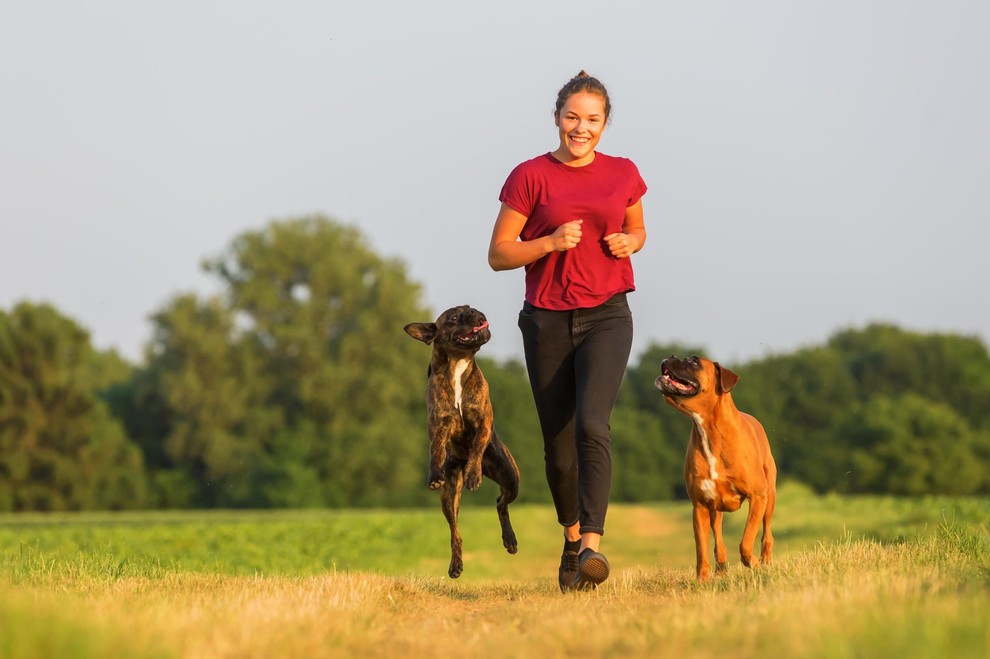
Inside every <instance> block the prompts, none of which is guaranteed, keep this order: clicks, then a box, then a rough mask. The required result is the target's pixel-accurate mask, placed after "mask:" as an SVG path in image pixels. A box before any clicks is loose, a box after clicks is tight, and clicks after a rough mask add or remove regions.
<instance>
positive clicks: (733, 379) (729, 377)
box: [715, 362, 739, 395]
mask: <svg viewBox="0 0 990 659" xmlns="http://www.w3.org/2000/svg"><path fill="white" fill-rule="evenodd" d="M737 382H739V376H738V375H736V374H735V373H733V372H732V371H730V370H729V369H727V368H725V367H724V366H722V365H721V364H719V363H718V362H715V383H716V391H717V392H718V393H719V394H720V395H721V394H724V393H728V392H730V391H732V388H733V387H734V386H736V383H737Z"/></svg>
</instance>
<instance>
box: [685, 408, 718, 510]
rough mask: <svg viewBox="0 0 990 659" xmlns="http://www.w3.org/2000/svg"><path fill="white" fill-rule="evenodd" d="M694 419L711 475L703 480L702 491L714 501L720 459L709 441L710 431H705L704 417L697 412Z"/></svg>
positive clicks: (693, 416)
mask: <svg viewBox="0 0 990 659" xmlns="http://www.w3.org/2000/svg"><path fill="white" fill-rule="evenodd" d="M691 418H692V419H694V427H695V428H697V430H698V435H700V436H701V452H702V453H704V454H705V460H707V461H708V472H709V474H708V475H709V477H708V478H706V479H705V480H703V481H701V491H702V492H704V493H705V497H706V498H707V499H708V500H709V501H714V499H715V494H716V491H715V481H716V480H718V470H717V469H716V466H717V464H718V461H717V460H716V459H715V456H714V455H712V447H711V445H710V444H709V443H708V433H706V432H705V425H704V421H705V420H704V419H703V418H702V416H701V415H700V414H698V413H697V412H695V413H694V414H692V415H691Z"/></svg>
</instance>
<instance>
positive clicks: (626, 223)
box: [605, 199, 646, 259]
mask: <svg viewBox="0 0 990 659" xmlns="http://www.w3.org/2000/svg"><path fill="white" fill-rule="evenodd" d="M605 242H606V244H608V249H609V251H610V252H611V253H612V256H614V257H615V258H617V259H627V258H629V257H630V256H632V255H633V254H635V253H636V252H638V251H639V250H641V249H643V245H645V244H646V225H645V224H644V223H643V200H642V199H640V200H639V201H637V202H636V203H635V204H633V205H632V206H629V207H628V208H626V218H625V219H624V220H623V221H622V233H610V234H609V235H607V236H605Z"/></svg>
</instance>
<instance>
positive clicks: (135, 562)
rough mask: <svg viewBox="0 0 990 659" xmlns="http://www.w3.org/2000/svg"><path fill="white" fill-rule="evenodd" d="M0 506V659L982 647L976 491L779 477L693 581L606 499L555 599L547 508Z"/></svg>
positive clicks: (665, 526) (732, 521)
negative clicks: (453, 569) (39, 510)
mask: <svg viewBox="0 0 990 659" xmlns="http://www.w3.org/2000/svg"><path fill="white" fill-rule="evenodd" d="M481 494H482V493H478V494H471V493H468V494H466V495H465V497H466V499H471V501H470V503H471V504H473V505H467V506H466V507H465V508H464V509H463V510H462V515H461V517H462V519H461V530H462V534H463V536H464V543H465V544H464V548H465V572H464V575H463V576H462V577H461V578H460V579H457V580H451V579H449V578H448V577H447V576H446V567H447V561H448V558H449V546H448V535H447V527H446V523H445V522H444V520H443V516H442V515H441V513H440V511H439V506H437V507H435V508H429V509H414V510H344V511H331V510H292V511H196V512H146V513H135V512H127V513H74V514H65V513H52V514H15V515H0V657H4V658H8V657H9V658H22V657H23V658H28V659H30V658H35V657H39V658H40V657H59V658H63V657H67V658H89V657H101V658H102V657H122V658H128V657H163V658H165V657H203V658H208V657H421V656H424V657H425V656H453V655H454V654H456V655H458V656H466V657H475V656H497V657H540V658H541V659H553V658H557V657H561V658H563V657H576V656H586V657H680V658H688V657H690V658H693V657H701V658H707V657H713V658H714V657H724V656H726V655H732V656H733V657H736V658H740V657H755V656H761V657H828V658H833V657H834V658H847V657H849V658H852V657H898V658H906V657H981V658H983V657H987V656H990V502H988V501H987V500H986V499H974V498H942V497H923V498H912V499H898V498H892V497H839V496H825V497H819V496H815V495H813V494H811V493H810V492H808V491H807V490H805V489H804V488H802V487H799V486H796V485H785V486H783V487H782V488H781V492H780V496H779V503H778V509H777V515H776V519H775V532H774V535H775V537H776V546H775V551H776V560H775V562H774V564H773V565H771V566H764V567H761V568H760V569H759V570H756V571H751V570H748V569H746V568H744V567H742V565H741V564H740V563H739V560H738V551H737V546H738V543H739V537H740V534H741V525H742V522H743V513H737V514H735V515H729V516H727V517H726V538H727V545H728V546H729V554H730V568H729V571H728V573H727V574H726V575H725V576H723V577H720V578H718V579H716V580H715V581H714V582H712V583H710V584H698V583H696V582H695V580H694V577H693V571H694V548H693V539H692V537H691V520H690V506H689V504H687V503H686V502H669V503H662V504H655V505H635V506H632V505H613V506H612V508H611V509H610V512H609V522H608V532H607V535H606V536H605V539H604V542H603V550H605V551H606V552H607V554H608V556H609V559H610V561H611V563H612V568H613V569H612V577H611V578H610V579H609V580H608V581H607V582H606V583H605V584H603V586H602V587H600V588H599V589H598V590H597V591H595V592H587V593H569V594H567V595H562V594H561V593H560V592H559V590H558V589H557V585H556V567H557V561H558V560H559V553H560V544H561V536H560V532H559V530H558V529H557V528H556V526H555V522H554V515H553V511H552V509H551V508H550V507H548V506H540V505H527V506H514V507H513V508H512V509H511V514H512V518H513V523H514V526H515V528H516V532H517V535H518V537H519V541H520V549H519V553H518V554H517V555H515V556H510V555H508V554H507V553H506V552H505V551H504V550H503V549H502V547H501V542H500V540H499V533H498V523H497V520H496V517H495V511H494V506H493V505H481V500H480V499H479V497H480V496H481Z"/></svg>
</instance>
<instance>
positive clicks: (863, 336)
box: [828, 324, 990, 430]
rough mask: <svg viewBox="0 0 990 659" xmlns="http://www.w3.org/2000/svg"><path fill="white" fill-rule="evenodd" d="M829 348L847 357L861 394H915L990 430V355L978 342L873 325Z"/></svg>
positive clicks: (837, 336) (840, 335) (841, 334)
mask: <svg viewBox="0 0 990 659" xmlns="http://www.w3.org/2000/svg"><path fill="white" fill-rule="evenodd" d="M828 346H829V347H830V348H833V349H835V350H836V351H838V352H839V353H840V354H841V355H842V357H843V360H844V361H845V363H846V367H847V369H848V371H849V372H850V374H851V375H852V377H853V378H854V379H855V381H856V382H857V384H858V387H859V390H860V395H861V396H866V395H875V394H886V395H890V396H898V395H900V394H903V393H907V392H914V393H916V394H919V395H921V396H924V397H926V398H928V399H929V400H933V401H942V402H945V403H946V404H948V405H949V406H951V407H952V408H953V409H954V410H956V411H957V412H958V413H959V414H961V415H962V416H963V418H965V419H966V420H967V421H968V422H969V424H970V425H971V426H973V427H977V428H979V427H981V428H984V429H987V430H990V352H988V351H987V347H986V345H984V344H983V343H982V342H981V341H980V340H979V339H977V338H975V337H965V336H958V335H952V334H940V333H935V334H921V333H918V332H909V331H906V330H902V329H900V328H897V327H894V326H892V325H886V324H874V325H869V326H867V327H865V328H863V329H855V330H845V331H842V332H838V333H836V334H835V335H834V336H832V338H831V339H829V342H828Z"/></svg>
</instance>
